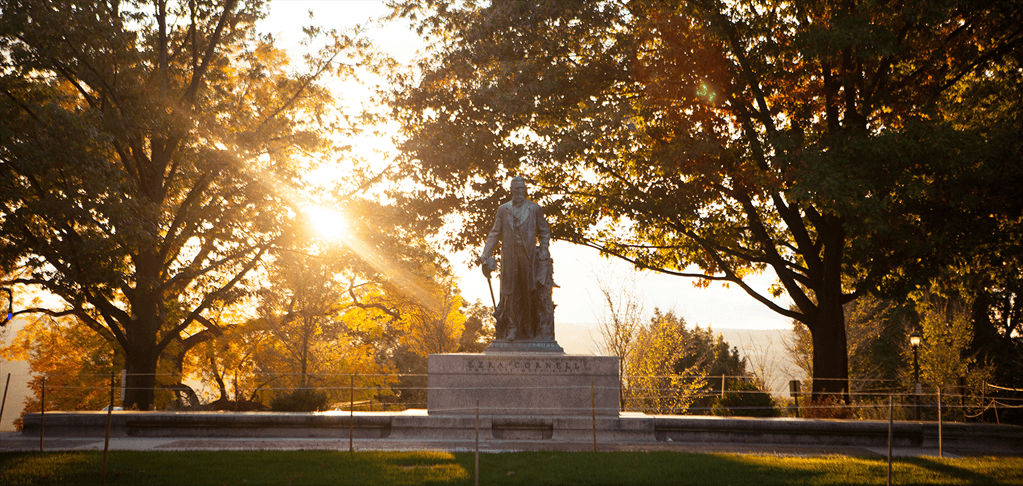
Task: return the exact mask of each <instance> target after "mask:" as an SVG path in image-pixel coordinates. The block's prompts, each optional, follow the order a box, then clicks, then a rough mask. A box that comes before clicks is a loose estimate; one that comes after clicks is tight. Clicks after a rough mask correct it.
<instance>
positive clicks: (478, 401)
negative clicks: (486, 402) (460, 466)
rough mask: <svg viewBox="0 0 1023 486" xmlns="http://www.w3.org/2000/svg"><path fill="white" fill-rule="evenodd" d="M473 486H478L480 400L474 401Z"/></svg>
mask: <svg viewBox="0 0 1023 486" xmlns="http://www.w3.org/2000/svg"><path fill="white" fill-rule="evenodd" d="M473 477H474V478H476V479H475V480H474V483H473V484H475V486H480V399H479V398H477V399H476V468H475V472H474V473H473Z"/></svg>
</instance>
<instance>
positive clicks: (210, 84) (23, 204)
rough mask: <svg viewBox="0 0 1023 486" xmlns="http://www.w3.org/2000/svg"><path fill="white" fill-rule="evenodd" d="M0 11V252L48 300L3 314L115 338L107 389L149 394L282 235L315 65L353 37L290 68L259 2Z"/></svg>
mask: <svg viewBox="0 0 1023 486" xmlns="http://www.w3.org/2000/svg"><path fill="white" fill-rule="evenodd" d="M0 12H2V15H0V59H2V67H0V267H2V269H3V270H4V271H5V273H6V272H10V271H11V270H12V269H16V268H17V269H21V270H22V271H23V272H24V273H22V275H23V276H22V277H21V278H17V279H14V280H13V282H7V283H15V284H21V285H24V286H28V287H31V288H34V289H37V290H41V291H43V292H46V293H49V294H51V295H54V296H57V297H59V298H60V303H58V304H54V305H47V306H45V307H36V308H30V309H22V310H19V311H18V312H17V313H46V314H49V315H52V316H61V315H74V316H76V317H77V318H78V319H79V320H80V321H81V322H83V323H85V325H87V326H89V327H90V328H91V329H92V330H93V331H95V332H97V333H98V334H99V335H101V336H103V337H104V338H105V339H106V340H108V341H109V342H110V343H111V344H112V345H114V346H116V347H119V348H120V349H122V350H123V353H124V360H125V367H126V369H127V372H128V378H127V392H126V394H125V397H124V404H125V406H128V407H138V408H140V409H148V408H150V407H151V406H152V405H153V399H154V389H155V387H156V385H157V380H156V378H155V373H156V372H157V365H158V361H159V360H160V359H161V356H162V355H166V354H167V350H168V348H169V347H170V346H172V345H173V346H176V347H178V348H182V349H186V350H187V349H188V348H189V347H191V346H193V345H194V344H196V343H197V342H201V341H202V340H204V339H208V338H210V337H212V336H215V335H217V334H218V333H220V332H221V331H220V324H219V323H218V322H217V321H216V319H215V314H214V313H213V312H212V309H214V308H215V307H217V306H223V305H226V304H229V303H231V302H234V301H235V300H236V299H238V298H239V297H240V296H242V295H243V294H244V293H245V292H246V291H248V290H250V289H251V288H253V286H252V285H250V284H249V283H248V279H250V278H251V277H252V275H253V269H254V268H256V267H257V266H258V265H260V263H261V261H262V260H263V259H264V256H265V255H267V254H268V251H269V250H270V249H271V248H273V247H274V246H275V245H281V244H285V243H282V242H281V237H282V232H283V228H284V227H285V225H284V223H285V222H286V220H288V219H290V218H291V217H292V216H293V215H294V214H296V213H297V212H298V210H297V209H296V208H295V206H296V205H297V204H299V203H300V201H297V200H296V199H295V197H294V193H295V191H296V187H297V186H298V185H299V183H300V176H301V173H302V169H303V168H304V166H305V165H307V164H311V163H312V162H310V161H312V160H315V155H316V154H317V153H323V152H325V151H326V150H328V149H329V148H330V147H329V145H330V144H329V143H327V140H326V139H325V138H324V137H323V136H322V135H321V134H320V132H319V131H318V130H320V129H324V128H326V129H330V128H333V127H331V126H326V125H329V124H331V123H332V122H331V120H332V119H336V118H332V117H331V116H330V115H331V111H330V108H329V106H330V105H329V103H330V101H331V98H330V96H329V93H328V92H327V91H326V90H325V89H323V88H321V87H318V86H317V85H316V84H315V81H316V77H317V76H318V75H320V74H322V73H325V72H331V71H336V70H338V69H339V64H338V63H337V61H339V60H340V59H342V58H344V55H341V56H340V57H336V56H338V55H339V54H341V53H344V52H351V51H350V50H349V48H351V47H352V42H353V41H352V40H351V39H347V38H344V37H342V36H338V37H335V38H334V41H335V42H331V43H328V44H329V46H328V48H327V51H325V53H326V57H320V56H313V57H312V59H313V60H314V61H315V62H314V63H313V65H312V66H311V70H310V71H309V73H310V74H306V75H299V74H295V73H293V72H292V71H290V70H289V68H288V67H287V66H286V64H287V60H288V58H287V56H286V55H285V54H284V53H283V52H282V51H280V50H278V49H276V48H275V47H274V46H273V40H272V38H271V37H269V36H261V35H258V34H257V33H256V32H255V30H254V22H255V21H256V20H257V19H259V18H261V16H263V15H264V14H265V3H264V2H262V1H260V0H254V1H238V0H219V1H217V0H214V1H209V0H206V1H200V0H192V1H187V2H186V1H181V2H168V1H166V0H155V1H152V2H146V1H143V2H120V1H118V0H111V1H85V2H82V1H73V2H72V1H57V2H51V1H34V0H27V1H21V0H2V1H0ZM316 60H318V61H316ZM340 69H346V68H343V67H342V68H340ZM300 154H301V155H304V156H305V157H302V158H298V157H296V156H297V155H300ZM50 301H52V299H51V300H50ZM181 352H182V351H181V350H180V349H179V350H177V351H175V352H174V353H176V354H179V355H180V353H181Z"/></svg>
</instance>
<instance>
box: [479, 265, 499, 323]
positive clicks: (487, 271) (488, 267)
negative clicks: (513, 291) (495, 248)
mask: <svg viewBox="0 0 1023 486" xmlns="http://www.w3.org/2000/svg"><path fill="white" fill-rule="evenodd" d="M480 266H481V267H483V276H485V277H487V287H490V302H493V304H494V312H497V300H496V299H494V284H492V283H490V272H492V271H494V270H495V269H497V261H496V260H494V257H487V258H485V259H483V265H480Z"/></svg>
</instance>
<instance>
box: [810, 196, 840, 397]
mask: <svg viewBox="0 0 1023 486" xmlns="http://www.w3.org/2000/svg"><path fill="white" fill-rule="evenodd" d="M824 220H825V222H824V224H822V225H820V231H821V236H820V238H821V241H822V242H823V243H824V248H823V249H822V255H821V257H822V258H821V260H820V262H819V264H818V266H819V270H818V272H819V273H818V278H813V277H814V276H812V275H811V278H812V280H814V281H816V282H819V285H818V286H817V288H814V289H813V290H814V295H815V296H816V300H817V309H816V312H814V313H813V314H812V316H813V317H812V321H813V322H812V323H807V324H808V325H807V327H808V328H809V329H810V336H811V338H812V340H813V391H812V393H813V395H812V399H813V400H814V401H817V400H821V399H827V398H832V399H833V400H835V401H836V402H837V400H842V401H844V402H846V403H849V349H848V345H847V339H846V334H845V312H844V310H843V308H842V307H843V304H845V301H846V295H845V293H844V292H843V291H842V263H843V262H842V258H843V254H844V249H845V230H844V228H843V222H842V220H841V218H836V217H833V216H831V217H828V216H826V217H825V218H824Z"/></svg>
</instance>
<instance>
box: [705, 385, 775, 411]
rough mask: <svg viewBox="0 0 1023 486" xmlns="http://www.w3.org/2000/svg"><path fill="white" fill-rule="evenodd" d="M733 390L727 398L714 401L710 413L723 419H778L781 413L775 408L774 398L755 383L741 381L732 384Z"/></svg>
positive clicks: (727, 392) (726, 394) (727, 394)
mask: <svg viewBox="0 0 1023 486" xmlns="http://www.w3.org/2000/svg"><path fill="white" fill-rule="evenodd" d="M730 385H731V387H732V389H731V390H729V391H726V392H725V396H724V397H721V398H718V399H717V400H715V401H714V406H713V407H711V409H710V412H711V413H712V414H714V415H717V416H721V417H778V416H780V415H781V411H780V410H778V409H777V408H775V406H774V398H772V397H771V394H770V393H767V392H765V391H764V390H762V389H760V387H758V386H757V385H756V384H755V383H753V382H749V381H745V380H743V381H739V382H736V383H730Z"/></svg>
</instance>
